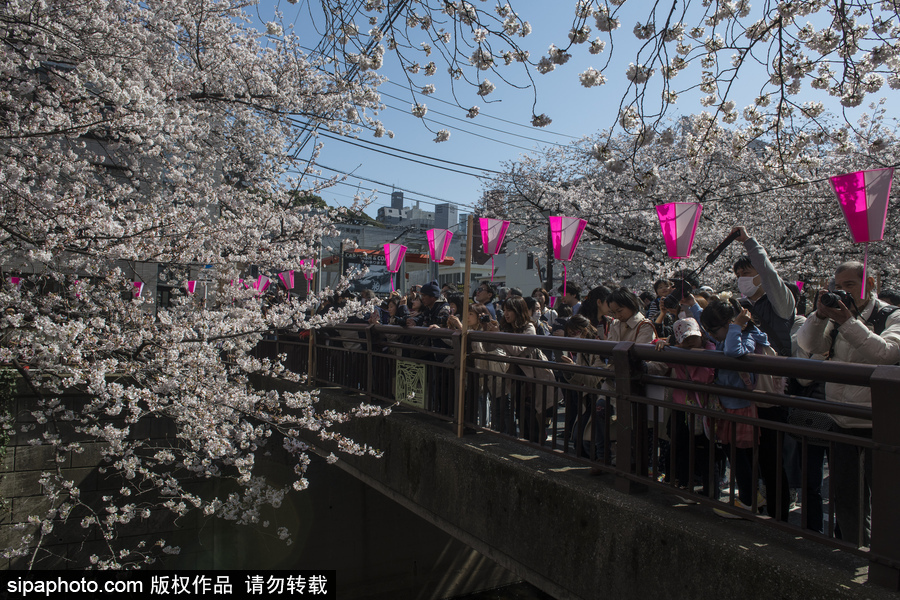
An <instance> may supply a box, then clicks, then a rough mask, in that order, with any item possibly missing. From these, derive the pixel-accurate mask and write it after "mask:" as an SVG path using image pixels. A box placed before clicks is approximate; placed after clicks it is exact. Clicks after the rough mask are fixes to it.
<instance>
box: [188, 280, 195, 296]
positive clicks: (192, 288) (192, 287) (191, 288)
mask: <svg viewBox="0 0 900 600" xmlns="http://www.w3.org/2000/svg"><path fill="white" fill-rule="evenodd" d="M196 290H197V282H196V281H188V282H187V293H188V294H193V293H194V292H195V291H196Z"/></svg>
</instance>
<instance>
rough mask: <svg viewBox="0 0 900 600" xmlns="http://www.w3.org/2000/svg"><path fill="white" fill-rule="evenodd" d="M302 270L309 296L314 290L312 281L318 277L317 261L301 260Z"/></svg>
mask: <svg viewBox="0 0 900 600" xmlns="http://www.w3.org/2000/svg"><path fill="white" fill-rule="evenodd" d="M300 270H301V271H302V272H303V278H304V279H306V293H307V295H309V293H310V291H311V290H312V280H313V278H314V277H315V276H316V259H314V258H310V259H307V260H301V261H300Z"/></svg>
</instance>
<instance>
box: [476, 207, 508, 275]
mask: <svg viewBox="0 0 900 600" xmlns="http://www.w3.org/2000/svg"><path fill="white" fill-rule="evenodd" d="M478 221H479V223H480V225H481V244H482V247H483V248H484V253H485V254H490V255H491V281H493V280H494V256H495V255H497V254H499V253H500V246H502V245H503V237H504V236H505V235H506V230H507V229H509V221H504V220H502V219H484V218H482V219H479V220H478Z"/></svg>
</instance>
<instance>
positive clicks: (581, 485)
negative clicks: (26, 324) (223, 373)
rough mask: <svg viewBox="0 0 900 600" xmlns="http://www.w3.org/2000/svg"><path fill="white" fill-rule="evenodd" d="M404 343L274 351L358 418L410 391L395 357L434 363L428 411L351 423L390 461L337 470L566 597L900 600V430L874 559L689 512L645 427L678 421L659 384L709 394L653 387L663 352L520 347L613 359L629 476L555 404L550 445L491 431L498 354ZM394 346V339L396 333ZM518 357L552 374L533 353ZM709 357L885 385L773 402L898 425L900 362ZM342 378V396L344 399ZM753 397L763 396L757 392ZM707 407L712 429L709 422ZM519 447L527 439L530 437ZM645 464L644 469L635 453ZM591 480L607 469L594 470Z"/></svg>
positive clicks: (382, 340)
mask: <svg viewBox="0 0 900 600" xmlns="http://www.w3.org/2000/svg"><path fill="white" fill-rule="evenodd" d="M397 331H399V328H390V327H382V326H370V327H364V326H363V327H356V328H354V327H347V328H343V330H342V331H337V332H334V331H333V332H330V335H325V336H322V335H319V336H318V338H319V339H318V341H315V342H313V343H312V344H309V345H307V344H298V345H296V346H294V347H292V345H293V344H291V343H290V342H287V343H285V342H283V341H282V342H278V344H279V347H278V348H274V346H273V348H270V349H269V350H264V353H268V352H271V351H274V350H277V352H285V351H287V352H288V355H289V357H292V358H291V360H292V361H293V364H294V368H296V369H298V370H309V372H311V373H313V375H314V379H315V380H316V382H317V383H318V384H319V385H323V386H325V387H324V388H323V392H322V401H323V403H324V404H325V405H326V406H328V405H329V404H332V403H333V404H334V405H336V406H337V407H341V408H347V406H349V403H352V404H357V403H358V402H359V401H360V399H365V400H376V401H377V400H392V399H393V397H394V395H395V394H397V397H401V394H400V392H399V391H397V389H398V388H397V389H395V388H396V385H395V382H394V381H393V379H394V376H395V373H397V377H399V370H397V364H396V363H397V362H400V361H401V360H402V361H407V360H410V361H412V362H419V363H421V364H422V365H424V366H423V367H422V368H423V369H427V370H428V374H429V377H430V378H431V381H432V382H433V383H432V384H429V385H428V386H427V387H428V390H427V394H428V395H430V397H429V398H427V399H426V400H425V402H424V403H423V402H422V401H421V400H414V401H413V402H412V404H413V405H414V406H412V407H406V406H404V405H401V406H400V407H398V409H395V412H394V414H393V415H391V417H389V418H387V419H378V420H374V421H372V420H358V421H354V422H352V423H349V424H347V425H346V428H347V430H346V433H347V434H348V435H350V436H351V437H352V438H353V439H355V440H357V441H359V442H364V443H367V444H369V445H371V446H374V447H377V448H380V449H383V450H384V451H385V457H384V458H383V459H381V460H376V459H371V458H356V457H348V458H342V460H341V461H339V462H338V463H337V464H338V465H339V466H340V467H341V468H342V469H344V470H345V471H347V472H348V473H350V474H351V475H353V476H354V477H355V478H357V479H359V480H360V481H363V482H365V483H366V484H367V485H368V486H371V487H372V488H374V489H376V490H378V491H379V492H381V493H383V494H384V495H385V496H387V497H389V498H391V499H392V500H394V501H396V502H397V503H399V504H401V505H403V506H405V507H407V508H408V509H410V510H411V511H413V512H414V513H416V514H418V515H420V516H421V517H423V518H424V519H426V520H427V521H429V522H431V523H433V524H434V525H436V526H438V527H439V528H441V529H443V530H444V531H446V532H448V533H450V534H451V535H452V536H454V537H455V538H457V539H459V540H461V541H463V542H464V543H466V544H468V545H469V546H471V547H472V548H474V549H476V550H478V551H479V552H481V553H482V554H484V555H485V556H487V557H489V558H491V559H493V560H494V561H496V562H497V563H499V564H500V565H502V566H504V567H505V568H507V569H509V570H510V571H512V572H513V573H515V574H517V575H519V576H520V577H522V578H523V579H526V580H527V581H529V582H531V583H532V584H534V585H536V586H537V587H539V588H541V589H543V590H544V591H546V592H547V593H549V594H551V595H553V596H554V597H556V598H560V599H563V598H583V599H590V598H604V597H608V596H610V595H615V596H616V597H625V598H638V597H648V598H715V597H731V596H736V597H740V598H761V599H762V598H765V599H766V600H769V599H771V598H795V597H796V598H804V599H806V598H862V597H865V598H896V597H897V593H896V592H897V591H898V579H897V573H898V572H900V562H898V561H897V560H896V559H894V558H892V556H893V555H894V551H895V549H896V545H897V542H898V541H900V540H898V539H897V536H896V535H893V534H891V533H890V532H891V531H892V528H893V527H894V526H895V525H896V524H897V523H896V519H897V518H896V516H895V515H896V514H897V511H896V510H895V509H894V508H893V506H892V505H891V503H892V502H893V499H894V498H896V493H895V491H896V486H895V485H894V484H893V483H892V481H893V478H889V477H887V476H882V477H878V474H880V473H885V474H887V475H890V474H892V473H895V472H897V464H898V463H897V460H898V458H900V452H898V450H900V444H898V441H897V439H895V438H896V433H895V432H894V431H893V430H894V429H896V428H895V427H890V428H888V427H882V426H876V428H875V430H874V432H873V437H874V439H875V443H874V444H872V446H871V447H870V449H871V451H873V452H874V453H875V457H876V458H875V464H876V477H875V484H874V485H873V504H874V505H875V507H874V508H873V514H875V515H877V519H876V520H875V521H874V523H873V534H872V535H873V543H872V548H871V549H870V548H857V547H856V544H852V543H848V542H846V541H843V542H842V541H841V540H837V539H834V538H832V537H831V536H830V535H829V534H830V531H826V533H825V534H824V535H822V534H818V533H815V532H810V531H809V530H804V529H802V528H800V527H798V526H796V525H789V524H787V523H782V522H779V521H777V520H775V519H771V518H768V517H764V516H759V515H750V514H747V515H745V516H746V517H747V519H746V520H725V519H721V518H719V517H717V516H715V515H714V514H713V512H712V510H711V507H713V506H719V507H724V506H725V505H724V504H722V503H718V502H715V501H714V500H712V499H710V498H704V497H698V496H697V495H696V494H691V493H690V492H688V493H687V496H688V500H689V501H688V502H685V501H684V499H683V498H682V497H680V496H684V495H685V494H684V493H681V492H678V494H679V495H676V491H677V490H674V489H672V488H671V487H668V486H667V485H666V484H663V483H661V482H660V481H657V479H658V477H657V476H658V474H659V471H658V467H659V465H658V464H657V462H655V459H651V458H650V457H649V456H648V455H649V454H653V453H655V448H656V446H655V445H654V446H653V448H652V449H651V451H650V452H648V451H647V450H646V447H647V443H648V440H652V443H653V444H656V443H657V439H656V437H654V436H653V435H652V434H651V435H650V437H649V438H648V436H647V419H646V418H644V417H642V415H647V414H648V411H650V413H651V414H652V411H653V410H654V407H656V409H659V410H661V409H662V408H663V407H664V405H665V401H661V400H654V399H652V398H650V397H649V396H648V395H647V393H646V387H645V386H646V385H648V384H651V383H652V384H657V385H662V386H672V387H686V388H688V389H705V388H706V387H710V386H700V385H697V384H690V383H687V384H685V383H684V382H677V381H673V380H669V379H668V378H659V377H653V376H650V375H647V374H646V373H645V372H644V370H643V368H642V366H641V363H642V359H643V360H654V359H656V357H657V356H658V353H657V354H653V353H654V352H655V351H653V350H652V349H642V348H641V347H639V346H635V345H633V344H624V345H623V344H619V345H615V344H611V343H607V342H593V341H589V340H572V339H559V338H546V337H543V336H533V337H530V336H517V338H518V339H517V342H518V343H522V340H523V338H526V337H528V338H530V339H527V340H525V343H527V344H533V345H536V346H538V345H539V346H540V347H541V348H542V349H544V350H545V351H546V352H547V354H548V355H549V354H551V353H552V352H553V351H554V350H558V349H566V350H573V351H584V352H595V353H598V354H602V355H605V356H604V357H605V358H606V359H607V361H608V365H609V367H606V368H605V370H604V369H600V370H598V372H600V373H601V374H603V375H604V376H606V377H607V378H608V381H609V380H612V381H614V382H615V390H614V391H611V392H610V395H614V396H615V397H616V398H617V399H618V406H617V409H616V411H617V418H616V419H612V420H608V421H607V422H606V423H605V424H601V425H605V428H606V434H607V435H606V438H607V439H608V438H609V437H611V436H610V433H613V436H612V437H617V438H618V441H617V444H618V451H617V452H618V458H619V461H618V462H619V465H618V466H616V465H615V464H613V463H611V461H610V460H609V452H608V451H607V453H606V458H605V459H603V458H602V457H597V456H584V455H583V454H582V453H581V452H580V451H578V450H576V451H574V452H573V451H572V449H573V447H574V448H578V447H579V446H580V445H581V444H580V442H581V440H580V439H577V440H576V439H573V438H575V437H577V436H576V434H575V433H573V431H572V430H571V424H570V423H568V422H567V423H566V424H565V425H563V424H562V423H563V420H562V417H561V416H560V420H559V421H556V420H555V417H556V414H555V411H556V410H557V409H556V408H554V409H553V410H554V415H553V416H554V419H553V423H555V424H551V425H550V426H549V427H550V429H549V430H548V432H549V433H548V436H547V438H546V439H544V437H543V436H541V438H540V440H539V441H536V442H535V441H532V442H530V443H529V442H528V441H527V440H523V439H517V437H516V435H515V434H513V435H501V434H498V433H495V432H493V431H491V430H490V429H489V428H487V427H484V426H483V417H482V416H481V415H480V414H479V409H478V407H477V402H478V399H477V397H476V396H477V394H473V393H472V390H473V389H484V387H483V386H484V381H485V379H484V378H485V377H489V376H495V375H496V374H491V372H490V371H488V370H485V369H484V368H481V369H479V368H477V367H475V366H474V361H473V358H477V359H488V358H489V356H488V355H483V354H482V355H471V356H466V353H465V352H463V348H464V347H465V344H463V343H462V341H461V340H460V339H459V334H458V333H457V334H451V335H449V336H447V334H446V332H443V333H441V332H436V331H424V330H423V331H421V332H416V334H417V335H419V336H422V337H424V338H426V339H428V338H433V337H441V336H444V337H445V339H444V340H443V341H442V343H440V344H433V343H426V346H427V347H428V351H429V352H431V353H432V354H430V355H425V356H423V355H422V352H421V341H419V342H418V346H417V345H416V344H417V343H416V342H414V341H413V338H412V336H409V335H408V334H409V333H410V332H409V331H408V330H406V331H405V332H404V333H406V334H407V337H406V338H404V337H402V336H398V335H396V333H397ZM389 334H395V335H394V336H393V338H391V336H390V335H389ZM503 335H505V334H486V333H479V334H475V337H477V338H478V340H479V341H482V338H483V339H484V340H493V338H495V337H497V336H503ZM498 339H499V338H498ZM392 340H393V341H392ZM417 347H418V348H419V351H418V354H417V350H416V348H417ZM417 356H418V357H417ZM401 357H402V358H401ZM697 357H698V353H690V352H681V353H677V352H676V353H675V354H673V355H671V356H667V357H666V360H667V361H670V360H674V361H675V362H678V361H682V362H689V361H692V360H694V361H695V360H697V359H698V358H697ZM310 360H311V361H312V364H310V363H309V361H310ZM508 360H510V361H511V362H513V363H516V362H518V363H520V364H525V365H534V366H538V365H541V364H542V363H540V362H538V361H535V360H529V359H527V358H526V359H508ZM703 360H705V361H707V362H709V364H711V365H712V366H714V367H717V368H733V369H738V370H743V371H755V372H760V373H769V374H773V375H795V376H801V375H802V376H809V377H813V378H818V379H822V380H828V381H831V380H840V381H845V382H853V383H854V384H856V385H868V386H870V387H871V389H872V390H873V407H872V409H868V408H866V409H860V408H859V407H855V408H853V407H845V406H841V405H831V406H823V404H822V403H821V402H819V403H818V404H816V403H815V401H812V403H810V400H809V399H803V398H798V397H793V396H784V395H781V396H777V397H775V396H768V397H767V398H766V401H767V402H773V403H783V404H784V405H786V406H805V407H811V408H815V409H818V410H826V411H832V412H834V413H835V414H850V413H852V414H853V415H854V416H862V417H863V418H869V419H872V418H873V414H876V415H881V416H882V418H876V419H873V420H874V422H876V424H877V423H896V422H897V420H896V419H894V418H893V417H894V416H896V415H893V411H894V410H895V409H894V407H893V405H894V404H895V402H893V400H894V398H895V396H896V392H895V390H896V386H897V384H898V382H900V368H897V367H878V368H875V367H865V366H862V365H842V364H840V363H827V364H824V365H823V363H814V361H799V360H795V359H782V358H780V357H779V358H771V357H762V356H759V357H756V356H753V357H746V358H745V359H740V360H741V362H740V363H735V362H734V361H735V360H736V359H727V358H725V357H723V356H721V355H718V356H716V355H706V356H704V357H703ZM555 368H559V365H556V366H555ZM572 368H573V369H574V370H575V371H579V370H580V371H583V372H586V371H587V370H589V369H587V368H585V367H581V368H579V367H572ZM504 377H505V378H506V379H507V380H509V382H508V383H507V385H509V386H513V385H525V384H527V378H523V377H518V378H517V377H516V376H515V375H505V376H504ZM516 381H521V383H516ZM479 382H480V383H479ZM334 384H336V387H333V388H331V387H329V386H330V385H334ZM550 385H551V386H552V385H556V386H557V387H559V388H561V389H568V390H569V391H572V392H578V394H579V398H580V397H581V394H583V393H587V392H589V391H593V392H596V391H597V390H596V388H590V387H588V388H584V387H581V388H579V387H578V386H571V385H566V384H565V383H559V384H550ZM712 387H713V388H714V387H715V386H712ZM730 393H736V395H740V394H741V392H730ZM743 394H746V395H747V396H748V398H751V399H757V400H758V399H759V396H758V395H756V394H758V393H756V392H743ZM402 397H404V398H405V397H406V396H405V393H404V394H403V395H402ZM456 397H458V398H459V402H458V403H457V402H456V401H455V398H456ZM570 403H571V397H570V399H569V400H567V404H566V409H565V410H570V406H571V404H570ZM560 410H561V409H560ZM695 412H696V413H697V415H698V418H699V416H700V415H703V414H704V412H705V411H704V410H702V409H696V411H695ZM863 413H865V414H863ZM519 416H520V417H521V415H519ZM557 425H558V429H557ZM463 426H464V427H465V430H464V432H463ZM759 426H762V423H760V424H759ZM765 426H767V427H774V428H776V429H777V430H778V431H779V432H782V433H783V434H784V435H787V434H791V435H795V436H797V437H798V439H801V440H803V445H804V447H805V443H806V441H808V439H809V437H811V436H812V435H813V434H814V433H815V434H816V435H824V437H825V438H827V441H830V442H831V443H836V442H835V440H839V441H844V442H845V441H847V440H845V439H843V438H841V437H840V436H836V435H834V434H828V433H826V434H822V432H812V431H808V430H807V431H804V430H802V429H800V430H798V429H797V428H795V427H791V426H788V425H786V424H785V425H782V424H777V425H773V424H771V423H767V424H765ZM779 435H781V434H779ZM519 436H520V437H526V435H525V434H524V433H523V431H522V430H521V429H520V430H519ZM595 439H596V438H595ZM573 442H575V443H573ZM861 447H864V446H861ZM607 450H608V447H607ZM804 452H805V450H804ZM629 456H630V457H631V461H628V460H623V459H622V457H629ZM755 468H756V467H755ZM592 471H593V472H597V471H599V472H601V474H600V475H599V476H595V475H593V474H592ZM648 473H649V474H650V476H649V477H648ZM754 487H755V484H754ZM892 490H894V491H892ZM693 501H699V504H694V503H693ZM804 502H805V500H804ZM804 538H808V539H804ZM810 540H814V541H810ZM876 584H877V585H876Z"/></svg>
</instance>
